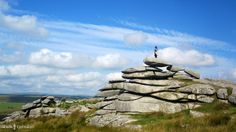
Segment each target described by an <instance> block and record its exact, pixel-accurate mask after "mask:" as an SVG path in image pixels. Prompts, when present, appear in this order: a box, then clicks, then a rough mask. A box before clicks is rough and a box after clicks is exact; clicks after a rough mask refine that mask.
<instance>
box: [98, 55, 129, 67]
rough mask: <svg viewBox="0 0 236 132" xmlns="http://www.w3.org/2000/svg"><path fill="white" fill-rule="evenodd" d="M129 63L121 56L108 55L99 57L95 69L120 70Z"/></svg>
mask: <svg viewBox="0 0 236 132" xmlns="http://www.w3.org/2000/svg"><path fill="white" fill-rule="evenodd" d="M127 63H128V60H127V59H126V58H124V57H122V56H121V55H120V54H107V55H104V56H99V57H97V58H96V60H95V62H94V67H98V68H101V67H102V68H118V67H124V66H125V65H126V64H127Z"/></svg>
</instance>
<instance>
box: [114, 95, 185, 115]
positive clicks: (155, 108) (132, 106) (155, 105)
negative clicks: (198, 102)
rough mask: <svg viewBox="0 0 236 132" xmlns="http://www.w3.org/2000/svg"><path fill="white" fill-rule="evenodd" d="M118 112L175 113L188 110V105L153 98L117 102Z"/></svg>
mask: <svg viewBox="0 0 236 132" xmlns="http://www.w3.org/2000/svg"><path fill="white" fill-rule="evenodd" d="M115 106H116V111H117V112H164V113H175V112H179V111H182V110H185V109H188V108H189V106H188V104H181V103H171V102H167V101H162V100H157V99H155V98H151V97H143V98H140V99H138V100H134V101H115Z"/></svg>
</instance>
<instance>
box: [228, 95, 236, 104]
mask: <svg viewBox="0 0 236 132" xmlns="http://www.w3.org/2000/svg"><path fill="white" fill-rule="evenodd" d="M228 100H229V102H230V103H232V104H236V95H230V96H229V98H228Z"/></svg>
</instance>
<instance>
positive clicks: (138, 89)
mask: <svg viewBox="0 0 236 132" xmlns="http://www.w3.org/2000/svg"><path fill="white" fill-rule="evenodd" d="M176 88H178V87H172V86H148V85H142V84H136V83H126V84H125V87H124V89H125V90H126V91H129V92H134V93H139V94H150V93H155V92H163V91H175V89H176Z"/></svg>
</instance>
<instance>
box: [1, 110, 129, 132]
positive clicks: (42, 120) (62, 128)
mask: <svg viewBox="0 0 236 132" xmlns="http://www.w3.org/2000/svg"><path fill="white" fill-rule="evenodd" d="M92 112H94V111H90V112H88V113H83V112H79V111H76V112H74V113H72V114H71V115H68V116H65V117H52V116H50V117H39V118H34V119H33V118H29V119H23V120H16V121H13V122H10V123H5V125H13V124H15V125H16V126H26V125H30V126H33V128H31V129H27V128H26V129H18V130H17V131H19V132H25V131H33V132H67V131H70V132H124V131H128V129H126V128H111V127H95V126H89V125H88V124H87V123H86V118H87V116H89V115H90V114H91V113H92ZM10 130H12V129H1V128H0V131H3V132H4V131H10Z"/></svg>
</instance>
